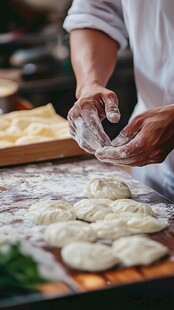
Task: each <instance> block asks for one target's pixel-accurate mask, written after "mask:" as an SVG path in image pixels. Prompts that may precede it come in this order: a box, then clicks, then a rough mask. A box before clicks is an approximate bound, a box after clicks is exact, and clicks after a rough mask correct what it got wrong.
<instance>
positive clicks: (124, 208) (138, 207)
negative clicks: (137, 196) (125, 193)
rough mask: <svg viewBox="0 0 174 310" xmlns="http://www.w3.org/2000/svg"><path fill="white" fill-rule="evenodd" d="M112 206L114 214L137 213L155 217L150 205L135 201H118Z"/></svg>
mask: <svg viewBox="0 0 174 310" xmlns="http://www.w3.org/2000/svg"><path fill="white" fill-rule="evenodd" d="M110 206H111V208H112V211H113V213H124V212H135V213H142V214H145V215H153V210H152V208H151V207H150V206H149V205H147V204H145V203H142V202H138V201H135V200H133V199H117V200H115V201H113V202H112V204H111V205H110Z"/></svg>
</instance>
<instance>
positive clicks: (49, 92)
mask: <svg viewBox="0 0 174 310" xmlns="http://www.w3.org/2000/svg"><path fill="white" fill-rule="evenodd" d="M71 3H72V0H49V1H48V0H5V1H4V0H0V78H6V79H11V80H14V81H17V82H18V84H19V91H18V95H19V96H20V97H21V98H24V99H25V100H27V101H29V102H31V103H32V105H33V106H34V107H38V106H41V105H45V104H47V103H49V102H51V103H52V104H53V105H54V107H55V109H56V112H57V113H58V114H60V115H61V116H63V117H64V118H66V117H67V113H68V111H69V109H70V108H71V107H72V105H73V104H74V102H75V100H76V99H75V87H76V81H75V77H74V73H73V70H72V66H71V61H70V56H69V36H68V34H67V33H66V32H65V31H64V30H63V28H62V24H63V21H64V18H65V16H66V14H67V11H68V9H69V7H70V6H71ZM132 61H133V60H132V54H131V51H130V49H129V48H128V49H127V50H125V51H122V52H120V53H119V60H118V65H117V68H116V70H115V71H114V73H113V75H112V77H111V79H110V81H109V83H108V87H109V88H110V89H112V90H113V91H115V92H116V93H117V95H118V98H119V105H120V110H121V113H122V118H121V121H120V122H119V124H117V125H116V126H115V125H113V124H111V123H109V122H108V121H106V120H105V121H104V122H103V126H104V128H105V130H106V132H107V133H108V134H109V136H110V137H111V138H113V137H115V136H116V135H117V134H118V133H119V131H120V130H121V129H122V128H123V127H124V126H125V125H126V124H127V122H128V120H129V117H130V115H131V113H132V110H133V108H134V106H135V104H136V87H135V82H134V74H133V66H132Z"/></svg>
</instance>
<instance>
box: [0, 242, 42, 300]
mask: <svg viewBox="0 0 174 310" xmlns="http://www.w3.org/2000/svg"><path fill="white" fill-rule="evenodd" d="M44 282H46V280H45V279H44V278H42V276H41V275H40V274H39V271H38V264H37V262H35V261H34V259H33V258H32V257H31V256H29V255H23V254H22V253H21V250H20V244H19V243H17V244H14V245H11V246H10V248H9V250H8V251H5V252H4V251H1V252H0V298H5V297H10V296H14V295H16V294H27V293H30V292H36V291H37V290H38V288H37V285H38V284H40V283H44Z"/></svg>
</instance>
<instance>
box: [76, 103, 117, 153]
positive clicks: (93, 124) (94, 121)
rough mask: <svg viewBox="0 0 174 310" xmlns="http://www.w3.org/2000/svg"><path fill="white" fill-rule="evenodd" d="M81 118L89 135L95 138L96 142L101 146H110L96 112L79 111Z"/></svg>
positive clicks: (93, 110)
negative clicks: (87, 128)
mask: <svg viewBox="0 0 174 310" xmlns="http://www.w3.org/2000/svg"><path fill="white" fill-rule="evenodd" d="M81 115H82V118H83V120H84V122H85V123H86V126H87V127H89V129H90V131H91V135H94V136H95V139H97V140H98V142H99V143H100V145H101V146H103V147H104V146H107V145H108V146H109V145H110V144H111V141H110V138H109V137H108V135H107V134H106V133H105V131H104V128H103V126H102V123H101V121H100V118H99V115H98V111H97V110H95V109H94V108H93V109H92V110H90V111H89V110H88V111H85V110H83V111H81Z"/></svg>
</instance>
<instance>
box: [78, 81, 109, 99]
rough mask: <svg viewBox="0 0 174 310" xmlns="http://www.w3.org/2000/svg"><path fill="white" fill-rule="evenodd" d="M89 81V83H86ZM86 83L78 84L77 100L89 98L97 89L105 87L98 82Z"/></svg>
mask: <svg viewBox="0 0 174 310" xmlns="http://www.w3.org/2000/svg"><path fill="white" fill-rule="evenodd" d="M86 81H88V82H86ZM86 81H85V83H80V84H79V85H78V84H77V88H76V98H77V99H79V98H80V97H87V96H89V94H90V93H93V90H96V89H97V88H101V87H104V85H102V83H101V82H100V81H98V80H90V81H89V80H88V79H87V80H86Z"/></svg>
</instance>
